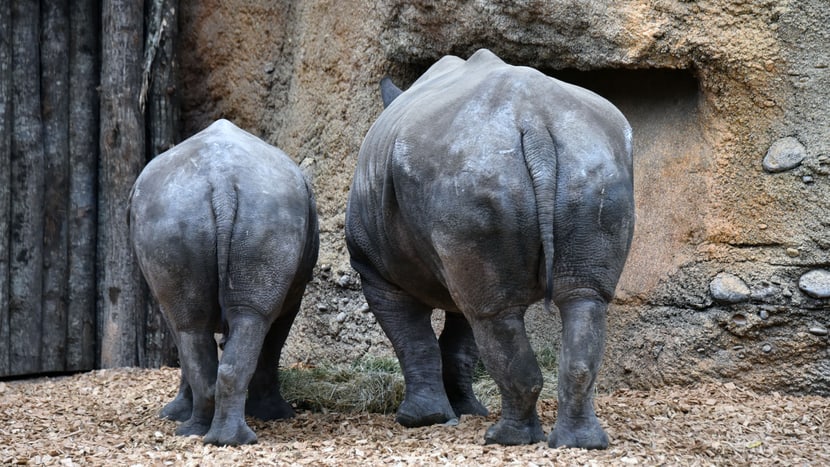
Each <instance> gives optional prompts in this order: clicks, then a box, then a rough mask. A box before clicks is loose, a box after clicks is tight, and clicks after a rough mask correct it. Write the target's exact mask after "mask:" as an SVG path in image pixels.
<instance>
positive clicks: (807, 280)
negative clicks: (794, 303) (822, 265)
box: [798, 269, 830, 298]
mask: <svg viewBox="0 0 830 467" xmlns="http://www.w3.org/2000/svg"><path fill="white" fill-rule="evenodd" d="M798 288H799V289H801V291H802V292H804V293H805V294H807V295H809V296H811V297H813V298H828V297H830V271H827V270H825V269H814V270H812V271H810V272H808V273H805V274H804V275H802V276H801V278H799V279H798Z"/></svg>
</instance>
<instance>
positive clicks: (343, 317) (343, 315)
mask: <svg viewBox="0 0 830 467" xmlns="http://www.w3.org/2000/svg"><path fill="white" fill-rule="evenodd" d="M334 320H335V321H337V322H338V323H342V322H343V321H346V313H345V312H342V311H341V312H340V313H337V316H335V317H334Z"/></svg>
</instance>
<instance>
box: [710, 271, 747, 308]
mask: <svg viewBox="0 0 830 467" xmlns="http://www.w3.org/2000/svg"><path fill="white" fill-rule="evenodd" d="M709 292H710V293H711V294H712V298H714V299H715V300H717V301H719V302H723V303H741V302H745V301H747V300H749V294H750V291H749V287H748V286H747V285H746V283H745V282H744V281H743V280H742V279H741V278H740V277H738V276H736V275H734V274H729V273H727V272H722V273H720V274H718V275H717V276H715V278H714V279H712V282H710V283H709Z"/></svg>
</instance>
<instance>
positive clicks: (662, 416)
mask: <svg viewBox="0 0 830 467" xmlns="http://www.w3.org/2000/svg"><path fill="white" fill-rule="evenodd" d="M177 381H178V370H175V369H170V368H165V369H162V370H139V369H119V370H103V371H96V372H91V373H86V374H80V375H76V376H71V377H61V378H48V379H47V378H39V379H34V380H25V381H10V382H5V383H0V415H1V416H0V418H1V419H2V423H0V464H2V465H9V464H32V465H41V464H45V465H65V466H72V465H130V466H138V465H142V466H151V465H152V466H156V465H159V466H160V465H219V464H222V465H234V464H235V465H242V464H246V465H338V466H339V465H406V464H422V465H423V464H427V465H551V464H556V465H657V464H662V465H750V464H751V465H759V464H773V463H775V464H784V465H796V464H800V465H804V464H808V465H816V466H818V465H828V464H830V443H828V440H830V399H828V398H823V397H795V396H785V395H779V394H775V393H773V394H766V395H760V394H756V393H754V392H751V391H747V390H743V389H741V388H740V387H736V386H735V385H733V384H729V383H727V384H723V385H705V386H700V387H696V388H663V389H658V390H653V391H650V392H643V391H631V390H624V391H617V392H615V393H612V394H602V395H599V396H598V397H597V408H598V413H599V416H600V418H601V420H602V422H603V424H604V426H605V427H606V429H607V431H608V433H609V435H610V436H611V446H610V447H609V449H607V450H605V451H585V450H579V449H549V448H548V447H547V445H546V444H545V443H539V444H535V445H532V446H512V447H503V446H484V445H483V435H484V430H485V429H486V428H487V426H489V424H491V423H492V422H493V421H494V420H495V416H493V415H491V416H490V417H488V418H480V417H464V418H463V419H462V420H461V423H460V424H459V425H458V426H452V427H450V426H436V427H428V428H419V429H406V428H403V427H401V426H399V425H397V424H395V423H394V420H393V418H394V417H393V416H392V415H383V414H365V413H359V414H337V413H328V414H322V413H309V412H300V413H299V414H298V416H297V417H296V418H295V419H293V420H291V421H286V422H267V423H265V422H259V421H255V420H249V423H250V424H251V427H252V428H253V429H254V431H255V432H256V433H257V435H258V437H259V442H258V444H255V445H250V446H244V447H234V448H229V447H214V446H205V445H203V444H202V442H201V440H200V439H199V438H197V437H189V438H182V437H177V436H175V435H174V434H173V431H174V429H175V426H176V424H175V422H171V421H166V420H159V419H158V418H157V417H156V414H157V412H158V410H159V409H160V408H161V407H162V406H163V405H164V403H165V402H167V401H168V400H169V399H170V398H172V397H173V395H174V393H175V388H176V384H177ZM555 408H556V403H555V401H548V400H544V401H541V402H540V405H539V411H540V417H541V419H542V424H543V426H544V427H545V429H547V430H550V428H551V426H552V424H553V422H554V419H555V413H556V411H555Z"/></svg>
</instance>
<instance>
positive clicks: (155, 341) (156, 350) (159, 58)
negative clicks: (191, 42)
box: [141, 0, 180, 368]
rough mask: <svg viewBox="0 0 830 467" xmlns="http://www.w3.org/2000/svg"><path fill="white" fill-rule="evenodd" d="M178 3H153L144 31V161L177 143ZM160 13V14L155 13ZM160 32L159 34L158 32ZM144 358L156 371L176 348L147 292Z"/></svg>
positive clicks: (143, 363)
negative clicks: (147, 71)
mask: <svg viewBox="0 0 830 467" xmlns="http://www.w3.org/2000/svg"><path fill="white" fill-rule="evenodd" d="M178 4H179V2H178V0H165V1H158V0H156V1H154V2H153V3H152V5H151V8H150V11H149V14H148V17H149V18H155V17H160V18H161V22H160V23H159V24H157V25H154V26H155V28H158V29H155V28H153V29H152V30H150V31H148V37H151V38H152V37H155V35H156V34H159V36H160V40H159V42H157V43H156V44H155V45H154V44H153V41H152V40H148V44H149V45H148V46H149V47H157V50H156V52H155V59H154V60H153V64H152V68H151V79H150V89H149V92H148V97H147V138H148V139H147V159H148V160H149V159H152V158H153V157H155V156H157V155H158V154H161V153H162V152H164V151H166V150H168V149H170V148H172V147H173V146H175V145H176V143H178V142H179V140H180V133H179V115H180V114H179V103H178V101H177V99H176V96H177V93H176V91H175V89H176V73H177V71H176V70H177V67H178V64H177V61H176V57H175V45H176V42H177V37H178V18H177V12H178ZM156 9H160V10H161V11H156ZM159 30H160V31H159ZM144 349H145V351H144V355H143V356H142V358H141V366H143V367H149V368H156V367H159V366H162V365H174V364H176V355H177V354H176V347H175V343H174V341H173V336H172V334H171V333H170V330H169V329H168V327H167V323H166V322H165V320H164V317H163V316H162V314H161V311H160V310H159V308H158V304H157V303H156V302H155V300H153V299H152V297H150V296H149V292H148V306H147V315H146V318H145V328H144Z"/></svg>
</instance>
